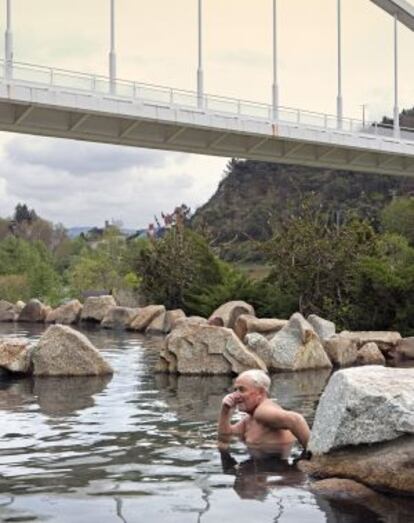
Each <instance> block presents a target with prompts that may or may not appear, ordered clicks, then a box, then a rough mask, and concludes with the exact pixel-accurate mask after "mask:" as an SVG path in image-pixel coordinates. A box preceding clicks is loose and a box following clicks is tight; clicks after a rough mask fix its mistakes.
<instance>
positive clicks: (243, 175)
mask: <svg viewBox="0 0 414 523" xmlns="http://www.w3.org/2000/svg"><path fill="white" fill-rule="evenodd" d="M310 193H314V194H315V198H317V199H318V200H319V203H320V205H321V206H322V208H323V209H325V210H326V211H327V212H328V214H329V216H330V219H331V220H334V221H335V222H336V223H342V222H343V220H344V219H345V217H346V216H347V214H348V213H349V212H353V213H356V214H358V215H359V216H361V217H363V218H366V219H368V220H369V221H370V222H371V223H372V224H373V225H374V227H378V225H379V213H380V211H381V209H382V208H383V207H384V206H385V205H387V204H388V203H389V202H390V201H391V200H392V198H393V197H395V196H399V195H407V194H414V178H402V177H401V178H399V177H393V176H383V175H372V174H366V173H353V172H348V171H334V170H330V169H319V168H311V167H301V166H292V165H282V164H274V163H268V162H257V161H251V160H247V161H246V160H232V161H231V162H230V163H229V164H228V166H227V169H226V172H225V173H224V177H223V179H222V181H221V182H220V184H219V186H218V188H217V191H216V192H215V194H214V195H213V196H212V197H211V198H210V200H209V201H208V202H207V203H206V204H205V205H203V206H202V207H200V208H199V209H198V210H197V211H196V213H195V214H194V216H193V219H192V224H193V226H194V227H195V228H196V229H199V230H202V231H203V232H204V233H206V234H207V235H208V237H209V238H210V241H211V244H212V245H213V246H214V247H216V249H217V250H218V252H219V254H220V256H222V257H223V258H224V259H227V260H239V261H255V260H258V259H259V258H260V255H259V254H258V253H257V252H255V248H254V244H255V241H263V240H266V239H268V238H269V237H270V236H271V234H272V225H274V224H275V223H277V221H278V220H280V219H281V218H282V217H283V215H284V214H285V213H288V212H294V211H295V208H297V206H298V205H299V203H300V202H301V201H303V198H304V197H305V196H306V195H308V194H310Z"/></svg>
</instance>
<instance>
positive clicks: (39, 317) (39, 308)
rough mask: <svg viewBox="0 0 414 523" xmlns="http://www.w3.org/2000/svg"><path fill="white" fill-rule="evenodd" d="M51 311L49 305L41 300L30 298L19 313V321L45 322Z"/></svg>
mask: <svg viewBox="0 0 414 523" xmlns="http://www.w3.org/2000/svg"><path fill="white" fill-rule="evenodd" d="M48 312H49V309H48V307H46V305H43V303H42V302H40V301H39V300H30V301H29V302H28V303H27V304H26V305H25V306H24V307H23V309H22V311H21V312H20V314H19V318H18V321H23V322H33V323H40V322H44V321H45V319H46V316H47V314H48Z"/></svg>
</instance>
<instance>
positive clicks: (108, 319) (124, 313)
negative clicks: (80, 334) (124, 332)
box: [101, 307, 141, 329]
mask: <svg viewBox="0 0 414 523" xmlns="http://www.w3.org/2000/svg"><path fill="white" fill-rule="evenodd" d="M140 310H141V309H139V308H131V307H112V308H111V309H109V310H108V312H107V313H106V314H105V317H104V318H103V320H102V322H101V325H102V327H104V328H105V329H126V328H127V327H129V325H130V323H131V322H132V321H133V319H134V318H136V316H137V315H138V314H139V311H140Z"/></svg>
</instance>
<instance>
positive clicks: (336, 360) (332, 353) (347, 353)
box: [323, 336, 382, 367]
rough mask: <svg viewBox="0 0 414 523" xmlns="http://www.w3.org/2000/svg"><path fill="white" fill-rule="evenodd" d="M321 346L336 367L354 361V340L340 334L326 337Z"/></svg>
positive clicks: (344, 365)
mask: <svg viewBox="0 0 414 523" xmlns="http://www.w3.org/2000/svg"><path fill="white" fill-rule="evenodd" d="M323 348H324V349H325V351H326V353H327V355H328V356H329V359H330V360H331V362H332V363H333V364H334V365H335V366H337V367H349V366H350V365H353V364H354V363H355V362H356V360H357V357H358V349H357V344H356V342H355V341H353V340H350V339H348V338H342V337H341V336H332V337H331V338H328V339H327V340H325V341H324V342H323ZM380 354H381V353H380ZM381 356H382V354H381Z"/></svg>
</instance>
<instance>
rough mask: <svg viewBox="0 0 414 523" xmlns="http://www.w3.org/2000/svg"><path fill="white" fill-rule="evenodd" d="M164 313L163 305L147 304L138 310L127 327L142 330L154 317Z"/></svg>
mask: <svg viewBox="0 0 414 523" xmlns="http://www.w3.org/2000/svg"><path fill="white" fill-rule="evenodd" d="M164 313H165V307H164V305H147V307H143V308H142V309H140V310H139V312H138V314H137V315H136V316H135V318H134V319H133V320H132V321H131V323H130V324H129V329H131V330H134V331H144V330H145V329H146V328H147V327H148V325H149V324H150V323H151V322H152V321H153V320H154V319H155V318H157V317H158V316H160V315H161V314H164Z"/></svg>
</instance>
